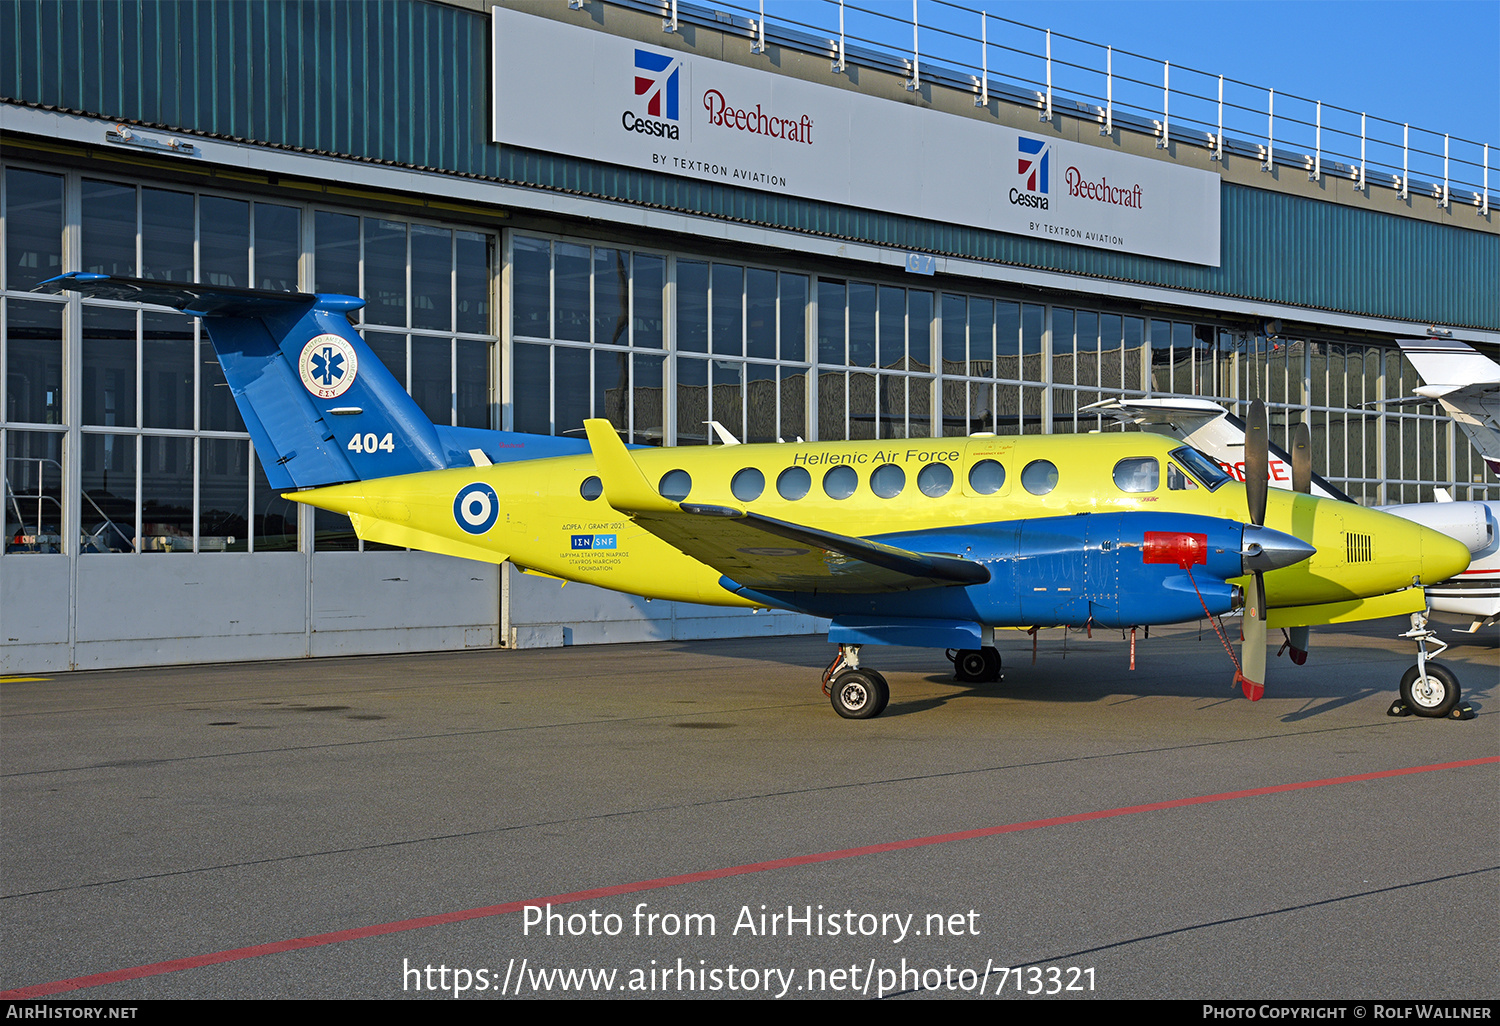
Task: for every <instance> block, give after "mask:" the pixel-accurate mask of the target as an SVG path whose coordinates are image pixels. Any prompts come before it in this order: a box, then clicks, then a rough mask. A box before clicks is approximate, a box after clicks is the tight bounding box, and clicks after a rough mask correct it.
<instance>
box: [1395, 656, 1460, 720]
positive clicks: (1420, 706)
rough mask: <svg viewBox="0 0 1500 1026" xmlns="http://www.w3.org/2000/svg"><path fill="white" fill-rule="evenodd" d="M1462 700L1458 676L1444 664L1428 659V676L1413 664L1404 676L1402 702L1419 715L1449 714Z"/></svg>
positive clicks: (1402, 680)
mask: <svg viewBox="0 0 1500 1026" xmlns="http://www.w3.org/2000/svg"><path fill="white" fill-rule="evenodd" d="M1458 699H1459V689H1458V676H1457V675H1456V674H1454V672H1453V671H1452V670H1450V669H1448V667H1446V666H1444V665H1443V664H1442V663H1435V662H1433V661H1431V660H1428V662H1427V674H1426V676H1423V675H1422V673H1421V671H1420V670H1419V669H1418V668H1417V667H1415V666H1413V667H1412V668H1411V669H1409V670H1407V671H1406V673H1405V674H1404V675H1403V676H1402V677H1401V701H1403V702H1405V703H1406V707H1407V708H1408V709H1410V710H1411V711H1412V712H1414V713H1416V714H1417V715H1418V716H1431V717H1433V718H1437V717H1440V716H1447V715H1448V713H1450V712H1451V711H1452V710H1453V707H1454V706H1456V705H1458Z"/></svg>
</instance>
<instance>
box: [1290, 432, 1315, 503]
mask: <svg viewBox="0 0 1500 1026" xmlns="http://www.w3.org/2000/svg"><path fill="white" fill-rule="evenodd" d="M1292 490H1293V491H1295V492H1301V493H1302V494H1303V495H1311V494H1312V432H1311V431H1309V430H1308V429H1307V422H1306V421H1302V422H1301V423H1300V424H1298V425H1297V426H1296V427H1295V428H1294V429H1293V430H1292Z"/></svg>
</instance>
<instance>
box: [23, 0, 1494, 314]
mask: <svg viewBox="0 0 1500 1026" xmlns="http://www.w3.org/2000/svg"><path fill="white" fill-rule="evenodd" d="M0 40H3V41H4V42H3V43H0V46H3V50H0V93H3V94H4V98H6V99H10V100H14V101H17V102H22V103H29V104H39V105H45V106H52V107H59V108H63V109H66V110H75V111H80V112H83V113H88V114H94V115H98V116H102V117H106V118H119V119H123V120H127V121H132V122H141V123H145V124H156V125H163V126H168V127H172V128H177V129H186V130H192V131H199V132H206V133H211V134H214V135H219V136H226V137H232V138H242V139H251V140H255V141H258V142H266V143H271V144H274V145H280V146H295V147H301V148H305V149H310V150H317V151H320V152H326V153H334V154H340V155H348V156H353V157H363V158H373V159H378V160H384V161H391V162H394V163H398V164H404V165H409V166H414V167H428V168H438V169H443V170H449V171H455V172H460V173H463V174H469V175H477V176H480V177H484V178H491V179H495V180H498V181H504V182H508V183H515V184H521V185H528V186H535V187H538V188H544V189H560V190H566V191H568V192H571V193H577V194H582V195H588V196H597V197H600V198H604V199H609V200H617V201H621V202H627V203H639V204H648V205H651V206H656V207H663V208H667V209H672V210H679V211H684V212H688V213H694V214H706V215H709V216H718V217H725V218H730V219H733V220H736V221H742V222H747V223H753V224H761V225H767V226H772V227H784V228H792V229H796V230H800V231H805V232H811V233H816V234H819V235H825V236H833V237H837V238H843V239H850V240H855V241H860V242H868V243H872V244H876V245H882V246H890V247H893V248H898V249H912V250H921V251H927V252H933V253H941V254H951V255H954V256H963V257H970V258H974V259H978V260H986V261H993V262H997V263H1004V264H1012V265H1019V266H1026V267H1035V268H1043V269H1048V270H1057V271H1063V272H1068V273H1075V274H1081V275H1088V276H1091V277H1101V278H1112V279H1118V280H1124V281H1133V282H1142V283H1147V284H1152V285H1160V286H1165V287H1169V288H1181V289H1191V290H1194V291H1199V292H1209V293H1217V294H1222V295H1226V296H1235V297H1242V298H1248V299H1263V300H1267V301H1271V302H1280V303H1289V304H1294V305H1302V306H1311V307H1319V308H1323V309H1328V310H1337V311H1342V312H1349V313H1360V314H1369V315H1373V316H1381V317H1391V318H1398V319H1407V320H1412V321H1423V322H1426V321H1438V322H1442V323H1447V324H1455V325H1469V326H1474V327H1481V328H1488V329H1492V330H1497V329H1500V290H1497V289H1496V288H1495V286H1494V283H1495V282H1496V281H1500V236H1496V235H1493V234H1489V233H1484V232H1473V231H1465V230H1461V229H1454V228H1451V227H1447V226H1442V225H1435V224H1429V223H1426V222H1422V221H1418V220H1414V219H1409V218H1403V217H1393V216H1390V215H1386V214H1380V213H1376V212H1373V211H1367V210H1360V209H1358V208H1354V207H1348V206H1342V205H1339V204H1334V203H1329V202H1323V201H1319V200H1313V199H1304V198H1300V197H1295V196H1287V195H1284V194H1280V193H1273V192H1269V191H1266V190H1262V189H1254V188H1247V187H1244V186H1240V185H1235V184H1229V183H1226V184H1225V185H1224V186H1223V187H1222V194H1221V195H1222V212H1221V217H1222V239H1223V250H1222V256H1223V264H1222V266H1220V267H1218V268H1205V267H1197V266H1193V265H1188V264H1180V263H1174V262H1172V261H1167V260H1158V259H1153V258H1147V257H1135V256H1129V255H1122V254H1114V253H1106V252H1102V251H1099V250H1092V249H1088V248H1085V247H1081V246H1070V245H1067V244H1065V243H1061V242H1048V241H1045V240H1033V239H1025V238H1021V237H1019V236H1013V235H1006V234H1002V233H999V232H992V231H985V230H981V229H976V228H968V227H964V226H959V225H942V224H934V223H931V222H924V221H918V220H915V219H913V218H908V217H896V216H892V215H890V214H885V213H882V212H879V211H868V210H858V209H852V208H847V207H839V206H834V205H831V204H826V203H814V202H810V201H806V200H800V199H796V198H793V197H785V196H775V195H772V194H768V193H758V192H753V191H749V190H744V189H737V188H735V187H733V186H726V185H722V184H719V183H713V182H702V181H696V180H692V179H684V178H674V177H671V176H666V175H658V174H653V173H651V172H646V171H637V170H632V169H628V168H618V167H611V166H605V165H600V164H595V163H592V162H589V161H583V160H575V159H572V158H567V157H559V156H555V155H551V154H540V153H532V152H528V151H524V150H506V151H503V152H502V151H501V148H500V147H499V146H496V145H494V144H492V143H490V142H489V124H488V116H489V100H488V98H489V89H490V84H489V67H488V62H489V56H488V52H489V19H488V17H487V16H486V15H485V14H483V13H481V12H476V11H470V10H467V9H460V8H455V7H449V6H445V5H442V4H435V3H425V2H409V0H369V2H366V3H347V2H341V0H301V2H297V0H240V2H236V3H195V2H191V0H85V2H79V3H55V2H52V0H6V2H4V3H0ZM59 58H61V59H59ZM1413 202H1430V200H1427V199H1425V198H1424V199H1414V200H1413Z"/></svg>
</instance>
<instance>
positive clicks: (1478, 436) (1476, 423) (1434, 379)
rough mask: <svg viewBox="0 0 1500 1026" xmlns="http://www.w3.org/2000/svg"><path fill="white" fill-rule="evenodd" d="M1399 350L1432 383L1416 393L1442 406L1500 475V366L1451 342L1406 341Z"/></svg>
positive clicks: (1432, 340)
mask: <svg viewBox="0 0 1500 1026" xmlns="http://www.w3.org/2000/svg"><path fill="white" fill-rule="evenodd" d="M1396 344H1397V345H1399V346H1400V347H1401V351H1402V352H1404V353H1405V354H1406V358H1407V359H1408V360H1410V361H1411V365H1412V366H1413V367H1415V368H1416V371H1417V374H1419V375H1420V376H1421V378H1422V380H1423V381H1425V382H1427V383H1426V384H1425V385H1423V386H1422V387H1421V388H1414V389H1412V391H1413V392H1415V393H1416V394H1417V395H1418V396H1421V397H1422V399H1436V400H1437V401H1438V402H1440V403H1442V404H1443V409H1445V410H1447V411H1448V416H1450V417H1452V418H1453V422H1454V423H1455V424H1457V425H1458V426H1459V427H1461V428H1463V430H1464V434H1466V435H1468V436H1469V441H1470V442H1472V443H1474V448H1475V449H1477V450H1479V455H1480V456H1482V457H1484V462H1485V464H1486V465H1487V466H1488V467H1489V468H1490V472H1491V473H1493V474H1500V364H1496V363H1495V361H1494V360H1491V359H1490V358H1489V357H1487V356H1485V355H1484V354H1483V353H1480V352H1478V351H1476V350H1475V349H1474V348H1473V347H1472V346H1468V345H1465V344H1464V343H1462V342H1454V341H1452V340H1451V339H1439V338H1404V339H1397V341H1396ZM1405 401H1407V402H1412V401H1417V400H1405Z"/></svg>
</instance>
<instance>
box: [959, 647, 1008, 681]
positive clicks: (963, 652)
mask: <svg viewBox="0 0 1500 1026" xmlns="http://www.w3.org/2000/svg"><path fill="white" fill-rule="evenodd" d="M953 677H954V679H955V680H961V681H964V682H965V683H973V684H985V683H989V682H990V681H996V680H999V679H1000V652H999V651H998V650H997V649H994V648H965V649H960V650H959V652H958V654H957V655H955V656H954V657H953Z"/></svg>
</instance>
